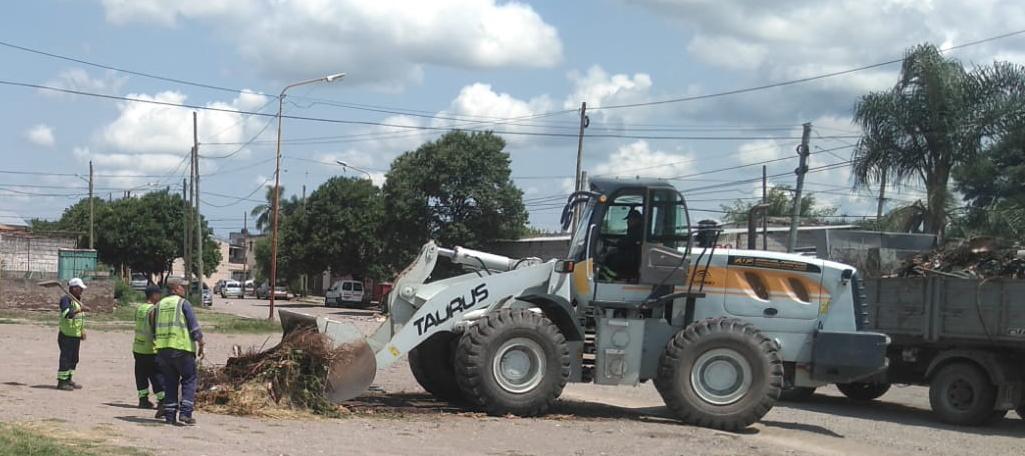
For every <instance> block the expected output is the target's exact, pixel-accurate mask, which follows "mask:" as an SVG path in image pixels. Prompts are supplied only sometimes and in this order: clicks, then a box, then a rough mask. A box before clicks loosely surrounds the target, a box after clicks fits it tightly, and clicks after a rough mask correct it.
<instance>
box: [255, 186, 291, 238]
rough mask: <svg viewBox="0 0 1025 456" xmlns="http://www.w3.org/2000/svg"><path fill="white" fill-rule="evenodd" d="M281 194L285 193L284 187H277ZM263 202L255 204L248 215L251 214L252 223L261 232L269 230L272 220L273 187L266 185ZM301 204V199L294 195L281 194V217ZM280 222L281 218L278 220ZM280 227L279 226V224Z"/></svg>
mask: <svg viewBox="0 0 1025 456" xmlns="http://www.w3.org/2000/svg"><path fill="white" fill-rule="evenodd" d="M279 189H280V190H281V194H282V195H284V194H285V187H283V186H282V187H279ZM264 201H266V202H264V203H260V204H257V205H256V207H254V208H253V210H251V211H249V215H251V216H253V217H254V218H253V223H254V224H255V226H256V229H257V230H259V231H260V232H261V233H263V232H266V231H269V230H270V229H271V225H272V224H273V223H274V220H273V219H272V218H271V214H272V211H271V208H272V207H274V187H267V192H266V193H265V194H264ZM300 206H302V199H300V198H299V197H298V196H296V195H292V196H291V197H289V198H285V197H284V196H282V198H281V218H282V219H284V218H285V217H287V216H288V215H290V214H291V213H293V212H295V211H296V209H298V208H299V207H300ZM278 223H279V224H280V223H281V220H278ZM279 228H280V226H279Z"/></svg>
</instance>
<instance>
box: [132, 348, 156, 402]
mask: <svg viewBox="0 0 1025 456" xmlns="http://www.w3.org/2000/svg"><path fill="white" fill-rule="evenodd" d="M132 355H134V356H135V389H136V390H138V391H139V397H140V398H142V397H146V396H148V395H149V394H147V393H148V392H149V388H150V385H152V386H153V393H154V394H156V395H157V399H158V400H162V399H163V398H164V394H163V393H164V381H163V380H161V378H162V377H163V375H161V373H160V369H159V368H158V367H157V355H144V354H140V353H134V352H133V353H132Z"/></svg>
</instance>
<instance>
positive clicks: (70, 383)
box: [57, 277, 86, 391]
mask: <svg viewBox="0 0 1025 456" xmlns="http://www.w3.org/2000/svg"><path fill="white" fill-rule="evenodd" d="M85 289H86V286H85V283H84V282H82V279H80V278H78V277H75V278H73V279H71V280H69V281H68V293H69V294H67V295H64V296H63V297H61V300H60V311H61V316H60V324H59V325H58V327H59V328H60V331H58V332H57V346H58V347H59V348H60V360H59V362H58V367H57V389H59V390H62V391H73V390H76V389H80V388H82V386H81V385H79V384H78V383H75V381H74V380H72V377H74V376H75V367H77V366H78V349H79V347H80V346H81V344H82V341H83V340H85V312H86V308H85V306H83V305H82V292H83V291H85Z"/></svg>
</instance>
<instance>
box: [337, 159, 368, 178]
mask: <svg viewBox="0 0 1025 456" xmlns="http://www.w3.org/2000/svg"><path fill="white" fill-rule="evenodd" d="M335 163H338V164H339V165H341V167H342V168H348V169H351V170H353V171H359V172H361V173H363V174H366V175H367V179H370V180H371V181H373V180H374V177H373V176H371V175H370V171H367V170H365V169H363V168H358V167H355V166H352V165H350V164H348V163H346V162H343V161H341V160H335Z"/></svg>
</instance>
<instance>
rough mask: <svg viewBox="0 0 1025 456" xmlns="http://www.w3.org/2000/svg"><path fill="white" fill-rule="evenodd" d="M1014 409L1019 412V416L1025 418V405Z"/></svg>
mask: <svg viewBox="0 0 1025 456" xmlns="http://www.w3.org/2000/svg"><path fill="white" fill-rule="evenodd" d="M1014 411H1015V413H1017V414H1018V418H1021V419H1023V420H1025V405H1022V406H1020V407H1018V408H1016V409H1014Z"/></svg>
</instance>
